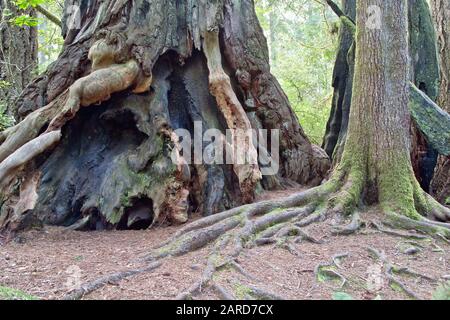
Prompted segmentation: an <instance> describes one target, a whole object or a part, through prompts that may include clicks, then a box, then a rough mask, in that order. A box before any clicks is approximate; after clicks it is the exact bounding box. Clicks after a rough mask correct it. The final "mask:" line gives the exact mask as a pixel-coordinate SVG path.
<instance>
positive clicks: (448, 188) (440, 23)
mask: <svg viewBox="0 0 450 320" xmlns="http://www.w3.org/2000/svg"><path fill="white" fill-rule="evenodd" d="M431 9H432V13H433V20H434V24H435V27H436V31H437V40H438V51H439V58H440V59H439V62H440V70H441V86H440V93H439V97H438V104H439V105H440V106H441V108H443V109H444V110H446V111H447V112H449V113H450V1H446V0H432V1H431ZM449 130H450V129H449ZM431 192H432V194H433V195H434V196H435V197H436V198H437V199H438V200H439V201H440V202H441V203H444V204H446V205H450V157H448V156H447V157H444V156H441V157H440V158H439V162H438V165H437V167H436V171H435V175H434V178H433V182H432V185H431Z"/></svg>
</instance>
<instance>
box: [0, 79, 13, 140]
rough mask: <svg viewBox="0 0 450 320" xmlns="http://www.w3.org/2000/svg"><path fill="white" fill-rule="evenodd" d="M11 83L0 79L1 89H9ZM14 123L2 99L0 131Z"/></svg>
mask: <svg viewBox="0 0 450 320" xmlns="http://www.w3.org/2000/svg"><path fill="white" fill-rule="evenodd" d="M10 85H11V84H10V83H9V82H7V81H4V80H0V90H1V89H8V87H9V86H10ZM13 124H14V119H13V118H12V117H10V116H9V115H7V114H6V105H5V104H4V103H2V101H0V131H3V130H5V129H6V128H8V127H10V126H12V125H13Z"/></svg>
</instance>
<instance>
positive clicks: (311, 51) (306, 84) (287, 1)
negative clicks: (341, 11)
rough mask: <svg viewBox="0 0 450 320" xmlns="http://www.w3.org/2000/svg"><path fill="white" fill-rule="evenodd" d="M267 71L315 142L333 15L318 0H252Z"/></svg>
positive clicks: (321, 121)
mask: <svg viewBox="0 0 450 320" xmlns="http://www.w3.org/2000/svg"><path fill="white" fill-rule="evenodd" d="M255 4H256V12H257V14H258V18H259V20H260V22H261V25H262V27H263V29H264V33H265V35H266V37H267V40H268V44H269V50H270V59H271V66H272V73H273V74H274V75H275V76H276V77H277V79H278V81H280V84H281V86H282V87H283V90H284V91H285V92H286V94H287V95H288V98H289V101H290V102H291V105H292V107H293V109H294V110H295V112H296V114H297V116H298V118H299V120H300V123H301V125H302V127H303V129H304V130H305V132H306V134H307V135H308V137H309V138H310V139H311V140H312V142H314V143H316V144H319V145H320V144H321V143H322V139H323V136H324V133H325V127H326V123H327V120H328V117H329V114H330V107H331V99H332V92H333V90H332V86H331V80H332V72H333V65H334V60H335V56H336V46H337V40H338V36H337V31H338V19H337V18H336V17H335V16H334V14H333V13H332V12H331V11H330V10H329V9H328V7H327V6H326V5H324V4H323V3H321V2H320V1H310V0H256V1H255Z"/></svg>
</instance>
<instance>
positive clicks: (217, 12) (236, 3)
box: [0, 0, 329, 229]
mask: <svg viewBox="0 0 450 320" xmlns="http://www.w3.org/2000/svg"><path fill="white" fill-rule="evenodd" d="M66 9H67V10H66V15H65V16H64V18H63V23H64V24H65V25H64V27H63V33H64V37H65V45H64V48H63V52H62V54H61V56H60V58H59V59H58V60H57V61H56V62H55V63H54V64H52V65H51V66H50V67H49V69H48V71H47V72H46V73H45V74H43V75H41V76H40V77H38V78H37V79H35V80H34V82H33V83H32V84H31V85H30V86H29V87H28V88H27V89H26V90H25V91H24V92H23V94H22V96H21V97H20V99H19V101H18V106H17V107H18V108H17V110H18V113H17V117H18V118H20V119H23V121H21V122H20V123H19V124H18V125H16V126H15V127H12V128H9V129H8V130H6V131H5V132H2V133H1V134H0V143H1V145H0V162H1V163H3V161H7V160H8V159H10V158H11V157H12V158H14V159H18V158H19V157H20V154H21V153H22V152H23V151H24V150H31V148H29V147H30V144H31V146H32V145H34V142H35V141H36V139H41V137H42V134H44V135H46V134H51V133H53V132H59V131H61V139H60V141H59V143H58V144H56V145H55V144H48V145H46V148H44V149H39V152H34V153H33V157H32V158H30V159H27V160H29V161H26V163H24V162H21V161H20V160H18V161H17V165H16V166H14V170H13V171H12V170H8V175H9V176H11V177H12V180H11V183H8V184H6V185H5V186H3V187H2V190H1V202H0V203H1V213H0V226H1V227H2V228H9V229H20V228H23V227H27V226H28V225H29V224H30V221H35V222H36V221H37V222H39V221H42V222H44V223H50V224H57V225H65V226H72V227H75V228H79V229H83V228H84V229H102V228H145V227H148V226H150V225H151V224H153V223H155V222H157V221H161V222H162V221H165V220H166V219H168V220H170V221H172V222H176V223H180V222H185V221H187V219H188V218H189V215H190V214H192V213H200V214H202V215H210V214H214V213H216V212H219V211H222V210H225V209H230V208H232V207H235V206H237V205H240V204H243V203H247V202H251V201H252V200H253V199H254V197H255V193H256V191H257V190H258V189H259V187H260V186H263V187H265V188H280V187H281V186H282V185H286V184H287V182H288V181H292V182H291V184H292V183H294V184H295V183H300V184H311V185H317V184H319V183H320V182H321V181H322V179H323V177H324V176H325V173H326V171H327V170H328V169H329V159H328V157H327V156H326V155H325V154H324V153H323V151H322V150H321V149H320V148H318V147H315V146H312V145H311V143H310V142H309V140H308V139H307V138H306V136H305V134H304V132H303V131H302V129H301V127H300V125H299V124H298V120H297V118H296V116H295V114H294V113H293V111H292V109H291V108H290V105H289V102H288V100H287V98H286V96H285V95H284V93H283V91H282V90H281V87H280V85H279V84H278V82H277V81H276V79H275V78H274V77H273V76H272V74H271V73H270V67H269V58H268V50H267V46H266V42H265V38H264V35H263V32H262V29H261V28H260V26H259V24H258V21H257V18H256V14H255V12H254V7H253V1H251V0H217V1H203V0H191V1H181V2H174V1H171V0H151V1H149V0H137V1H133V2H130V1H123V0H109V1H99V0H69V1H66ZM77 17H79V20H80V24H79V25H77V23H75V24H74V23H68V22H78V20H77V19H76V18H77ZM198 123H200V124H201V125H202V128H203V132H204V131H205V130H207V129H212V128H214V129H218V130H219V131H220V132H221V133H222V134H225V132H226V130H227V129H240V130H245V129H258V128H263V129H278V130H279V131H280V170H279V172H278V174H275V175H273V176H265V177H262V176H261V170H260V165H259V164H258V161H257V158H258V152H260V150H258V149H257V146H256V145H255V144H254V142H253V141H252V139H250V140H249V139H246V138H245V137H244V136H241V135H240V134H234V135H233V136H232V140H233V141H232V142H234V143H235V144H236V143H238V144H239V143H241V144H242V143H245V144H247V147H248V148H247V150H248V154H249V159H250V161H248V162H245V163H243V164H241V163H237V164H232V165H222V164H217V163H214V164H211V165H205V164H198V163H195V164H190V160H191V159H188V158H187V155H186V154H184V153H183V152H182V149H181V145H180V143H181V139H180V137H179V136H178V135H177V132H178V131H177V129H185V130H187V131H188V132H189V133H190V134H191V135H192V136H193V135H194V134H198V132H197V133H196V131H195V127H196V124H198ZM203 132H201V133H203ZM202 143H203V145H201V146H200V147H203V148H205V147H206V145H207V143H206V142H202ZM224 143H225V142H224ZM27 148H29V149H27ZM174 158H175V159H176V160H177V161H176V162H174V161H172V160H173V159H174ZM30 194H31V195H33V196H32V197H30ZM24 202H27V203H26V205H23V203H24ZM18 204H21V205H20V206H18Z"/></svg>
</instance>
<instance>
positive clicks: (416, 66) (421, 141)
mask: <svg viewBox="0 0 450 320" xmlns="http://www.w3.org/2000/svg"><path fill="white" fill-rule="evenodd" d="M342 8H343V11H344V13H345V14H346V15H347V16H348V17H350V18H352V19H353V18H354V12H355V8H356V2H355V1H354V0H344V1H342ZM408 17H409V34H410V39H409V44H410V51H411V53H410V55H411V57H412V59H411V63H412V73H411V77H412V82H413V83H414V84H415V85H416V86H417V87H418V88H420V89H421V90H422V91H424V92H425V93H426V94H427V95H428V96H429V97H430V98H431V99H433V100H434V101H435V100H436V98H437V93H438V87H437V86H438V79H439V68H438V60H437V55H436V50H437V49H436V36H435V32H434V28H433V22H432V19H431V14H430V10H429V7H428V4H427V2H426V0H411V1H409V2H408ZM340 32H341V38H340V45H339V51H338V56H337V58H336V64H335V71H334V77H333V81H334V88H335V92H334V97H333V103H332V108H331V114H330V119H329V121H328V125H327V129H326V134H325V138H324V142H323V147H324V149H325V150H326V152H327V154H328V155H329V156H330V157H333V162H334V163H335V164H337V163H338V162H339V160H340V157H341V155H342V152H343V147H344V144H345V137H346V133H347V126H348V114H349V108H350V103H351V99H352V82H353V74H354V72H353V69H354V47H352V46H351V42H349V41H351V38H350V37H351V30H349V29H348V28H347V27H346V26H345V25H343V26H342V27H341V31H340ZM411 135H412V137H413V140H412V146H413V147H412V152H411V158H412V160H413V167H414V171H415V173H416V177H417V178H418V179H419V181H420V182H421V185H422V187H423V188H424V189H425V190H428V188H429V185H430V182H431V178H432V176H433V172H434V167H435V164H436V159H437V152H436V151H435V150H434V149H433V148H432V147H431V146H429V144H428V143H427V141H426V140H425V138H424V136H423V134H422V133H421V132H420V131H418V130H417V129H416V128H415V126H412V128H411Z"/></svg>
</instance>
